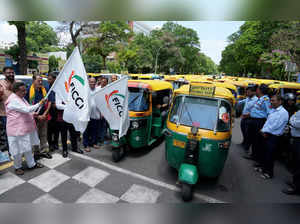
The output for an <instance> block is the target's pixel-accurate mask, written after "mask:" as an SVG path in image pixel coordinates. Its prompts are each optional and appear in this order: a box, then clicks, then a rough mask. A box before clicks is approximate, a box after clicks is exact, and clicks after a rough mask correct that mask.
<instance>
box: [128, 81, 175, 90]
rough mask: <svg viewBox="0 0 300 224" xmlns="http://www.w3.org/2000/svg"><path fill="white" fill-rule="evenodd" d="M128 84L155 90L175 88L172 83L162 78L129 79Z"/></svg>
mask: <svg viewBox="0 0 300 224" xmlns="http://www.w3.org/2000/svg"><path fill="white" fill-rule="evenodd" d="M128 86H130V87H138V88H147V89H150V90H153V91H160V90H164V89H173V86H172V84H171V83H169V82H166V81H162V80H128Z"/></svg>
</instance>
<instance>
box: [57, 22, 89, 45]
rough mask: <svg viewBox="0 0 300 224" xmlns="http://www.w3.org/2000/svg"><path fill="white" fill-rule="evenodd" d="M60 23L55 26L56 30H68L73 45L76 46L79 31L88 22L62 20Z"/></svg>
mask: <svg viewBox="0 0 300 224" xmlns="http://www.w3.org/2000/svg"><path fill="white" fill-rule="evenodd" d="M60 24H61V25H60V26H59V27H57V30H58V31H59V32H69V33H70V35H71V39H72V44H73V46H74V47H76V46H78V37H79V36H80V33H81V32H82V31H83V29H84V27H86V26H88V23H87V22H80V21H71V22H68V21H62V22H60Z"/></svg>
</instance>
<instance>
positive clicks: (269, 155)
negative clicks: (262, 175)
mask: <svg viewBox="0 0 300 224" xmlns="http://www.w3.org/2000/svg"><path fill="white" fill-rule="evenodd" d="M267 135H268V137H266V138H264V137H263V142H262V147H261V148H260V150H262V151H261V153H262V154H261V155H262V166H263V170H264V172H266V173H267V174H269V175H270V176H271V177H273V175H274V162H275V158H276V152H277V149H278V146H279V142H280V136H276V135H272V134H267Z"/></svg>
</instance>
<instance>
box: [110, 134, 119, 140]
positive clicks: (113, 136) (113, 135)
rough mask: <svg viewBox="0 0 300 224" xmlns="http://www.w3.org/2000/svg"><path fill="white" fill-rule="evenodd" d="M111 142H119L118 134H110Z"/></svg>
mask: <svg viewBox="0 0 300 224" xmlns="http://www.w3.org/2000/svg"><path fill="white" fill-rule="evenodd" d="M111 138H112V140H113V141H114V142H118V141H119V136H118V134H115V133H114V134H112V137H111Z"/></svg>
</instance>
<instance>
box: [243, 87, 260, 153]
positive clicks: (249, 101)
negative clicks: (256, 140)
mask: <svg viewBox="0 0 300 224" xmlns="http://www.w3.org/2000/svg"><path fill="white" fill-rule="evenodd" d="M256 88H257V86H256V85H251V86H248V87H247V89H246V94H247V98H246V99H245V100H243V101H244V102H245V106H244V109H243V112H242V120H241V131H242V135H243V142H242V146H243V147H244V149H245V151H246V152H248V151H249V148H250V146H251V142H249V138H248V136H249V133H248V126H249V120H250V119H249V118H250V111H251V110H252V108H253V107H254V104H255V103H256V101H257V96H256V95H255V93H256Z"/></svg>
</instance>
